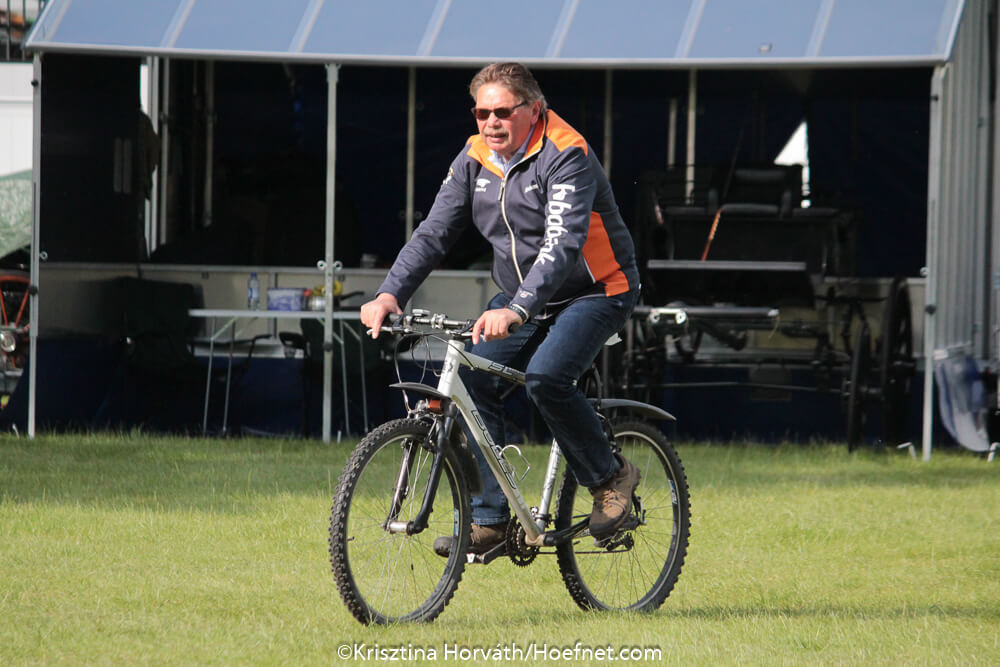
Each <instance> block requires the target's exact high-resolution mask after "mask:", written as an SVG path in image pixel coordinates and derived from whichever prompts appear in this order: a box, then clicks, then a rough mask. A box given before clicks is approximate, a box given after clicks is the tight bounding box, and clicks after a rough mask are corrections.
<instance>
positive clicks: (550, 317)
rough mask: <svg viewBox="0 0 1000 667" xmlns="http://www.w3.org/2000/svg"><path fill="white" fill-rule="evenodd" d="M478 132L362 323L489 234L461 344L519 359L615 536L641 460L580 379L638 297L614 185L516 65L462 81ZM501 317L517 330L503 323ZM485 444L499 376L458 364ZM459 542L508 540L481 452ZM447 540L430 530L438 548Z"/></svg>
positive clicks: (499, 410)
mask: <svg viewBox="0 0 1000 667" xmlns="http://www.w3.org/2000/svg"><path fill="white" fill-rule="evenodd" d="M469 92H470V94H471V95H472V98H473V99H474V100H475V107H474V108H473V109H472V113H473V115H474V116H475V118H476V123H477V125H478V128H479V133H478V134H477V135H473V136H472V137H470V138H469V140H468V142H467V143H466V145H465V147H464V148H463V149H462V150H461V151H460V152H459V154H458V156H457V157H456V158H455V159H454V161H453V162H452V164H451V168H450V169H449V170H448V175H447V176H446V177H445V179H444V182H443V183H442V184H441V188H440V190H439V191H438V194H437V197H436V199H435V201H434V206H433V207H432V208H431V211H430V213H429V215H428V216H427V218H426V219H425V220H424V221H423V222H422V223H421V224H420V225H419V227H417V229H416V230H415V231H414V233H413V236H412V237H411V239H410V240H409V242H408V243H407V244H406V245H405V246H404V247H403V249H402V250H401V251H400V253H399V255H398V256H397V258H396V261H395V262H394V263H393V265H392V268H391V269H390V271H389V274H388V276H387V277H386V279H385V281H384V282H383V283H382V285H381V286H380V287H379V289H378V291H377V293H376V297H375V298H374V299H373V300H372V301H369V302H368V303H366V304H364V305H363V306H362V307H361V321H362V322H363V323H364V324H365V325H366V326H368V327H370V328H371V329H372V335H373V336H375V337H377V336H378V333H379V327H380V325H381V324H382V323H383V321H384V320H385V317H386V316H387V315H389V314H392V313H400V312H402V308H401V306H403V305H405V304H406V302H407V301H408V300H409V298H410V297H411V296H412V295H413V293H414V291H415V290H416V289H417V287H418V286H419V285H420V284H421V283H422V282H423V281H424V280H425V279H426V278H427V276H428V274H429V273H430V272H431V270H432V269H434V268H435V267H436V266H437V265H438V264H439V263H440V261H441V259H442V258H443V257H444V256H445V254H446V253H447V252H448V250H449V249H450V248H451V246H452V244H454V243H455V241H456V240H457V239H458V238H459V236H460V235H461V232H462V231H463V230H464V229H465V228H466V227H467V225H468V224H469V223H470V222H471V223H472V224H474V225H475V226H476V228H477V229H478V230H479V231H480V233H482V234H483V236H484V237H485V238H486V239H487V240H488V241H489V242H490V244H491V245H492V246H493V278H494V280H495V281H496V283H497V284H498V285H499V287H500V289H501V290H502V291H501V293H499V294H497V295H496V296H495V297H493V299H492V300H491V301H490V302H489V304H488V305H487V308H486V311H485V312H483V314H482V315H480V316H479V318H478V319H477V320H476V323H475V325H474V326H473V329H472V343H473V347H472V352H474V353H475V354H477V355H480V356H482V357H486V358H488V359H492V360H494V361H497V362H499V363H501V364H504V365H507V366H512V367H515V368H523V369H524V370H525V374H526V389H527V392H528V396H529V398H530V399H531V400H532V402H533V403H534V404H535V406H537V408H538V411H539V413H540V414H541V415H542V418H543V419H544V420H545V423H546V425H547V426H548V427H549V430H550V431H551V432H552V435H553V437H554V438H555V439H556V441H557V442H558V443H559V446H560V449H561V450H562V452H563V454H564V455H565V456H566V460H567V465H568V466H569V468H570V470H572V471H573V474H574V476H575V477H576V479H577V481H578V482H579V483H580V485H582V486H585V487H587V488H588V489H589V490H590V492H591V494H592V495H593V498H594V505H593V511H592V513H591V517H590V531H591V534H592V535H593V536H594V537H595V538H597V539H602V538H605V537H608V536H611V535H613V534H614V533H615V532H616V531H617V530H618V529H619V528H620V527H621V526H622V524H623V523H624V521H625V518H626V517H627V516H628V514H629V512H631V509H632V492H633V491H634V490H635V488H636V486H638V484H639V481H640V473H639V470H638V469H637V468H636V467H635V466H633V465H632V464H631V463H629V462H628V461H626V460H625V459H624V458H622V457H621V456H618V455H615V454H614V453H613V452H612V450H611V448H610V446H609V443H608V440H607V437H606V436H605V434H604V430H603V429H602V427H601V424H600V421H599V420H598V417H597V415H596V413H595V412H594V409H593V407H592V406H591V405H590V403H589V402H588V401H587V399H586V397H585V396H584V395H583V393H582V391H581V390H580V389H579V388H578V387H577V380H578V378H579V377H580V376H581V375H582V374H583V373H584V371H586V370H587V368H589V367H590V365H591V364H592V363H593V361H594V359H596V358H597V355H598V353H599V352H600V350H601V347H602V345H603V344H604V343H605V341H607V339H608V338H610V337H611V336H612V335H614V334H615V333H617V332H618V331H620V330H621V329H622V328H623V327H624V326H625V324H626V322H627V321H628V318H629V316H630V314H631V312H632V309H633V307H634V306H635V303H636V301H637V299H638V296H639V274H638V270H637V268H636V263H635V249H634V245H633V243H632V238H631V236H630V234H629V232H628V229H627V227H626V226H625V222H624V221H623V220H622V217H621V215H620V213H619V211H618V206H617V204H616V202H615V198H614V194H613V192H612V190H611V184H610V183H609V182H608V178H607V176H606V175H605V173H604V170H603V168H602V167H601V164H600V162H599V161H598V160H597V158H596V156H595V155H594V152H593V150H592V149H591V147H590V146H589V145H588V144H587V142H586V140H585V139H584V138H583V136H582V135H580V133H578V132H577V131H576V130H574V129H573V128H572V127H570V126H569V125H568V124H567V123H566V122H565V121H564V120H562V119H561V118H560V117H559V116H558V115H556V113H555V112H554V111H552V110H550V109H548V108H547V106H546V102H545V97H544V95H543V94H542V91H541V89H540V87H539V86H538V83H537V82H536V81H535V78H534V76H532V74H531V72H529V71H528V69H527V68H526V67H524V66H523V65H521V64H519V63H497V64H492V65H488V66H486V67H484V68H483V69H482V70H480V71H479V72H478V73H477V74H476V75H475V77H474V78H473V79H472V82H471V83H470V85H469ZM512 329H513V330H514V331H513V333H511V331H512ZM462 380H463V382H464V383H465V384H466V385H467V387H468V389H469V392H470V394H471V396H472V398H473V400H474V401H475V403H476V405H477V406H478V407H479V409H480V413H481V414H482V416H483V420H484V422H485V423H486V426H487V428H488V429H489V432H490V435H491V437H492V438H493V440H494V442H496V443H499V444H500V445H501V446H502V445H503V443H505V442H506V434H505V432H504V420H503V405H502V401H501V398H500V395H501V380H500V379H499V378H497V377H495V376H492V375H489V374H486V373H470V372H463V375H462ZM473 451H474V452H475V454H476V457H477V459H478V461H479V467H480V476H481V478H482V481H483V490H482V493H481V494H480V495H479V496H475V497H473V499H472V522H473V523H472V540H471V544H470V550H471V551H472V552H474V553H485V552H486V551H488V550H490V549H492V548H493V547H495V546H497V545H498V544H500V543H502V542H503V541H504V539H505V534H506V529H507V524H508V522H509V521H510V510H509V508H508V505H507V499H506V498H505V497H504V495H503V493H502V492H501V490H500V487H499V485H498V484H497V482H496V479H495V478H494V476H493V475H492V474H491V472H490V470H489V468H488V467H487V464H486V462H485V460H484V459H483V457H482V454H481V452H479V451H478V449H477V448H473ZM451 543H452V538H450V537H443V538H441V539H439V540H437V541H435V545H434V548H435V551H437V552H438V553H440V554H442V555H447V554H448V552H449V549H450V546H451Z"/></svg>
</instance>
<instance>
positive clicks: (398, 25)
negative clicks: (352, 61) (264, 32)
mask: <svg viewBox="0 0 1000 667" xmlns="http://www.w3.org/2000/svg"><path fill="white" fill-rule="evenodd" d="M436 4H437V3H436V2H435V0H365V2H329V1H328V2H325V3H323V4H322V8H321V9H320V11H319V14H318V16H317V17H316V22H315V24H314V25H313V27H312V30H311V31H310V32H309V38H308V40H307V42H306V45H305V48H304V49H303V51H304V52H306V53H316V54H320V53H327V54H344V55H346V54H351V55H353V56H360V57H365V56H387V57H396V58H403V57H407V56H414V55H416V54H417V53H418V52H419V47H420V44H421V40H422V39H423V36H424V33H425V32H426V31H427V28H428V24H429V23H430V22H431V19H432V17H433V15H434V8H435V5H436Z"/></svg>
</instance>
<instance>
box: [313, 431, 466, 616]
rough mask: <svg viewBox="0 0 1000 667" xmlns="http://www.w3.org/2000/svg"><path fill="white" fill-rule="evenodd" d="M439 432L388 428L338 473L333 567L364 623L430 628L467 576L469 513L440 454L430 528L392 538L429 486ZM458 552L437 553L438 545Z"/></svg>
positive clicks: (459, 479)
mask: <svg viewBox="0 0 1000 667" xmlns="http://www.w3.org/2000/svg"><path fill="white" fill-rule="evenodd" d="M435 431H436V427H433V428H432V425H431V424H429V423H427V422H423V421H417V420H414V419H400V420H397V421H393V422H389V423H387V424H384V425H382V426H380V427H379V428H377V429H375V430H374V431H372V432H371V433H370V434H369V435H368V436H367V437H365V438H364V440H362V441H361V443H360V444H359V445H358V446H357V448H356V449H355V450H354V453H353V454H352V455H351V458H350V460H348V462H347V466H346V467H345V468H344V471H343V473H341V476H340V481H339V482H338V484H337V492H336V495H335V497H334V500H333V509H332V512H331V516H330V563H331V564H332V566H333V574H334V578H335V579H336V582H337V588H338V589H339V590H340V595H341V597H342V598H343V600H344V603H345V604H346V605H347V608H348V609H349V610H350V611H351V613H352V614H353V615H354V617H355V618H357V619H358V620H359V621H361V622H362V623H380V624H381V623H393V622H406V621H431V620H433V619H434V618H435V617H436V616H437V615H438V614H440V613H441V611H442V610H443V609H444V607H445V605H447V604H448V601H449V600H451V597H452V595H453V594H454V593H455V589H456V588H457V587H458V582H459V581H460V580H461V578H462V572H463V571H464V569H465V553H466V551H468V542H469V523H470V521H471V510H470V509H469V496H468V492H467V491H466V483H465V478H464V477H463V476H462V474H461V472H460V469H459V466H458V464H457V462H456V459H455V456H454V454H452V453H451V452H450V451H449V452H447V453H446V454H445V457H444V465H443V470H442V472H441V476H440V481H439V482H438V486H437V490H436V493H435V495H434V498H433V503H434V504H433V510H434V511H433V512H432V513H431V515H430V517H429V519H428V525H427V528H426V529H424V530H423V531H421V532H420V533H416V534H413V535H408V534H406V532H390V531H389V530H387V525H388V522H390V521H392V522H397V525H399V522H402V523H405V522H408V521H412V520H413V519H414V518H415V517H416V515H417V512H418V511H419V510H420V508H421V505H422V504H423V501H424V496H425V494H426V492H427V487H428V482H429V479H430V471H431V462H432V459H433V458H434V455H433V453H432V450H433V449H434V447H433V446H432V440H431V438H432V437H433V433H434V432H435ZM442 535H444V536H448V535H451V536H454V537H456V538H458V543H459V548H458V549H453V550H452V552H451V554H450V555H449V556H448V557H447V558H443V557H441V556H439V555H437V554H435V553H434V550H433V546H432V545H433V542H434V539H435V538H436V537H440V536H442Z"/></svg>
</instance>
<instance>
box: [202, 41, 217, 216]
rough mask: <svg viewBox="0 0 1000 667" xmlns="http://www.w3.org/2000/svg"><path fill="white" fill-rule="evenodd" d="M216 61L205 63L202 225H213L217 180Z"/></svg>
mask: <svg viewBox="0 0 1000 667" xmlns="http://www.w3.org/2000/svg"><path fill="white" fill-rule="evenodd" d="M214 166H215V62H213V61H211V60H209V61H207V62H206V63H205V195H204V197H203V201H204V205H203V206H202V212H201V226H202V227H211V225H212V183H213V181H214V180H215V174H214V171H213V169H214Z"/></svg>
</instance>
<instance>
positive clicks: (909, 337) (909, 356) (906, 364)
mask: <svg viewBox="0 0 1000 667" xmlns="http://www.w3.org/2000/svg"><path fill="white" fill-rule="evenodd" d="M879 348H880V349H879V364H878V379H879V387H880V388H881V394H882V441H883V442H885V443H886V445H896V444H899V443H900V442H903V441H905V440H906V417H907V403H908V399H909V395H910V379H911V378H912V377H913V371H914V368H915V363H914V360H913V320H912V313H911V309H910V294H909V292H908V291H907V289H906V281H905V280H904V279H902V278H899V277H897V278H895V279H893V281H892V286H891V287H890V288H889V296H888V297H887V298H886V301H885V307H884V308H883V311H882V340H881V343H880V345H879Z"/></svg>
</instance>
